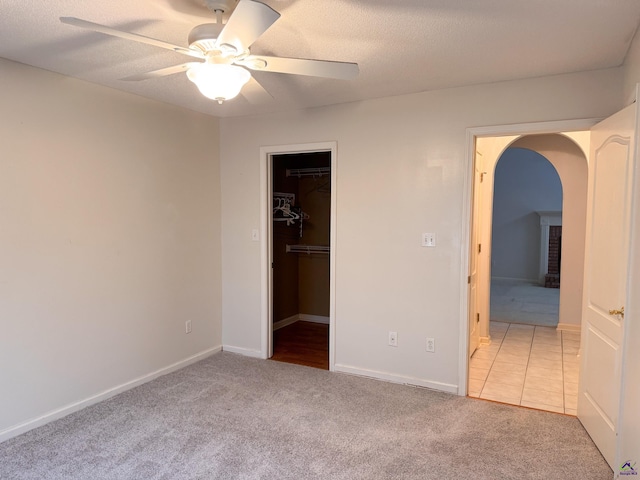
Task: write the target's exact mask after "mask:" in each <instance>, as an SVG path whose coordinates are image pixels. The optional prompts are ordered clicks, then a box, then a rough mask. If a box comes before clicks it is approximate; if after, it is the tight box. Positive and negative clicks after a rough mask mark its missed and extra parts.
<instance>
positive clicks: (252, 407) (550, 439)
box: [0, 353, 613, 480]
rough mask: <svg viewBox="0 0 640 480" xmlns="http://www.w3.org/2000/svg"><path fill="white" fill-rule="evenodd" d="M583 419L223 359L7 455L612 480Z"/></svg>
mask: <svg viewBox="0 0 640 480" xmlns="http://www.w3.org/2000/svg"><path fill="white" fill-rule="evenodd" d="M612 477H613V474H612V472H611V470H610V469H609V467H608V466H607V464H606V462H605V461H604V459H603V458H602V457H601V455H600V454H599V452H598V450H597V449H596V448H595V446H594V445H593V443H592V442H591V440H590V439H589V437H588V435H587V434H586V433H585V431H584V429H583V428H582V426H581V425H580V423H579V422H578V420H577V419H576V418H575V417H569V416H564V415H559V414H554V413H547V412H541V411H535V410H528V409H524V408H520V407H514V406H507V405H501V404H496V403H491V402H485V401H482V400H475V399H470V398H464V397H459V396H455V395H449V394H445V393H439V392H433V391H429V390H426V389H421V388H413V387H408V386H401V385H395V384H390V383H385V382H380V381H376V380H369V379H364V378H358V377H353V376H348V375H343V374H337V373H330V372H326V371H322V370H318V369H313V368H309V367H301V366H297V365H289V364H284V363H279V362H271V361H264V360H257V359H251V358H245V357H241V356H238V355H234V354H230V353H220V354H217V355H214V356H212V357H210V358H208V359H206V360H203V361H201V362H199V363H197V364H194V365H192V366H189V367H187V368H185V369H183V370H180V371H178V372H175V373H172V374H169V375H166V376H164V377H161V378H159V379H157V380H155V381H153V382H150V383H147V384H145V385H142V386H140V387H138V388H136V389H134V390H130V391H128V392H125V393H123V394H121V395H118V396H116V397H114V398H112V399H110V400H107V401H105V402H102V403H100V404H97V405H94V406H92V407H89V408H87V409H85V410H82V411H80V412H77V413H75V414H72V415H70V416H68V417H66V418H63V419H61V420H58V421H56V422H54V423H51V424H48V425H46V426H44V427H41V428H39V429H36V430H33V431H31V432H28V433H26V434H24V435H22V436H20V437H16V438H14V439H11V440H8V441H6V442H4V443H2V444H0V478H2V479H12V480H14V479H82V480H99V479H109V480H117V479H127V480H131V479H165V480H174V479H175V480H178V479H297V480H300V479H345V480H346V479H349V480H355V479H453V478H473V479H545V480H550V479H567V478H579V479H581V480H590V479H591V480H596V479H602V480H604V479H611V478H612Z"/></svg>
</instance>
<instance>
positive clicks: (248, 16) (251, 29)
mask: <svg viewBox="0 0 640 480" xmlns="http://www.w3.org/2000/svg"><path fill="white" fill-rule="evenodd" d="M278 18H280V14H279V13H278V12H276V11H275V10H273V9H272V8H271V7H269V6H268V5H265V4H264V3H260V2H254V1H253V0H240V1H239V2H238V5H237V6H236V8H235V10H234V11H233V13H232V14H231V17H229V20H228V21H227V24H226V25H225V27H224V28H223V29H222V32H220V35H219V36H218V40H217V41H216V46H217V47H218V48H220V47H221V46H223V45H232V46H233V47H234V48H235V49H236V51H237V52H238V53H241V52H244V51H245V50H246V49H248V48H249V47H250V46H251V44H252V43H253V42H255V41H256V40H257V39H258V37H259V36H260V35H262V34H263V33H264V32H266V31H267V29H268V28H269V27H270V26H271V25H273V24H274V23H275V21H276V20H278Z"/></svg>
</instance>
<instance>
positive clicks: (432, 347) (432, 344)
mask: <svg viewBox="0 0 640 480" xmlns="http://www.w3.org/2000/svg"><path fill="white" fill-rule="evenodd" d="M435 351H436V341H435V340H434V339H433V338H427V352H431V353H434V352H435Z"/></svg>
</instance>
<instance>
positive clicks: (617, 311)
mask: <svg viewBox="0 0 640 480" xmlns="http://www.w3.org/2000/svg"><path fill="white" fill-rule="evenodd" d="M609 315H620V316H621V317H622V318H624V307H620V310H609Z"/></svg>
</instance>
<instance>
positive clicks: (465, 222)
mask: <svg viewBox="0 0 640 480" xmlns="http://www.w3.org/2000/svg"><path fill="white" fill-rule="evenodd" d="M600 120H601V119H600V118H587V119H578V120H560V121H550V122H536V123H521V124H513V125H494V126H486V127H472V128H467V131H466V149H465V150H466V151H465V168H464V183H463V202H462V225H461V228H462V232H461V239H462V248H461V250H462V251H461V254H462V262H461V269H460V286H461V288H460V291H461V300H460V316H459V318H460V337H459V349H458V352H459V354H458V395H460V396H466V395H467V388H468V374H469V355H468V350H469V315H470V311H469V300H470V299H469V285H468V283H467V279H468V276H469V266H470V255H471V254H472V250H471V240H472V239H471V228H472V222H473V215H472V213H473V182H474V165H475V150H476V139H477V138H480V137H501V136H510V135H513V136H518V137H520V136H523V135H536V134H552V133H561V132H571V131H583V130H590V129H591V127H593V126H594V125H595V124H596V123H598V122H599V121H600ZM516 139H517V138H516ZM516 139H514V140H513V141H515V140H516ZM509 143H512V142H509ZM507 147H508V145H507V146H506V147H505V148H507ZM487 300H488V299H487ZM485 316H486V315H485ZM485 321H486V320H485Z"/></svg>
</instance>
